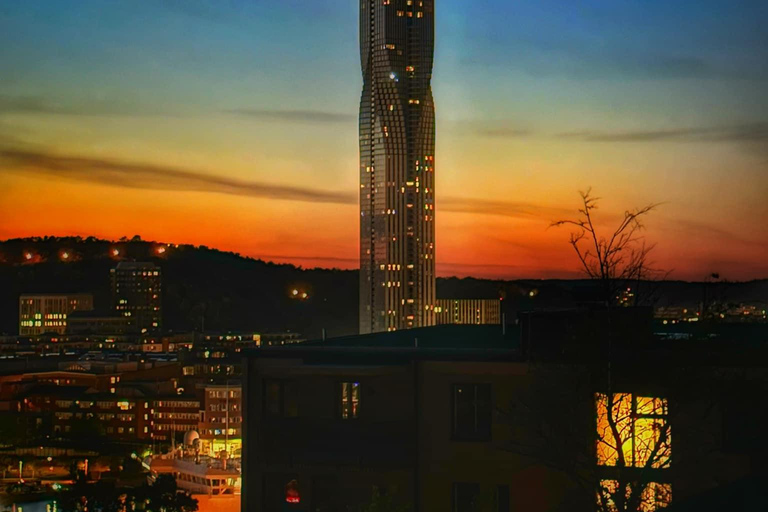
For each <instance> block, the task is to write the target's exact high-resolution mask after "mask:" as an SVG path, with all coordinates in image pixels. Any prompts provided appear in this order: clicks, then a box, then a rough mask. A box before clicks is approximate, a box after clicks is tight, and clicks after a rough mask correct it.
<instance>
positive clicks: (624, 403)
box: [595, 393, 672, 512]
mask: <svg viewBox="0 0 768 512" xmlns="http://www.w3.org/2000/svg"><path fill="white" fill-rule="evenodd" d="M595 407H596V412H597V443H596V456H597V465H598V466H613V467H617V468H641V469H644V470H651V471H655V472H656V473H655V474H656V475H657V476H659V477H661V476H662V474H661V472H663V470H665V469H668V468H669V467H670V466H671V463H672V435H671V429H670V424H669V406H668V403H667V399H666V398H657V397H647V396H637V395H634V394H632V393H613V394H603V393H596V394H595ZM632 471H637V469H632ZM619 501H631V502H637V503H640V506H639V508H638V510H642V511H643V512H653V511H655V510H658V509H661V508H664V507H666V506H668V505H670V504H671V502H672V486H671V485H669V484H667V483H659V482H653V481H650V482H649V481H647V480H646V481H643V482H629V483H626V484H624V485H622V484H620V483H619V482H618V481H616V480H601V481H600V483H599V486H598V491H597V502H598V505H599V506H600V508H601V510H605V511H608V512H613V511H618V506H617V502H619Z"/></svg>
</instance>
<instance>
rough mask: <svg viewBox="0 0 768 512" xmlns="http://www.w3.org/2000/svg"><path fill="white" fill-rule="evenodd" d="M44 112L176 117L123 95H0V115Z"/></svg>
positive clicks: (80, 114) (166, 111)
mask: <svg viewBox="0 0 768 512" xmlns="http://www.w3.org/2000/svg"><path fill="white" fill-rule="evenodd" d="M17 113H21V114H47V115H63V116H105V117H107V116H120V117H123V116H165V117H170V116H178V115H179V114H178V112H172V111H170V110H168V109H160V108H152V107H149V106H148V105H145V104H142V103H141V102H138V101H130V100H129V99H127V98H122V99H120V100H110V99H89V100H88V101H87V102H85V101H79V100H76V101H71V100H66V101H62V100H57V99H52V98H45V97H42V96H28V95H7V94H0V114H17Z"/></svg>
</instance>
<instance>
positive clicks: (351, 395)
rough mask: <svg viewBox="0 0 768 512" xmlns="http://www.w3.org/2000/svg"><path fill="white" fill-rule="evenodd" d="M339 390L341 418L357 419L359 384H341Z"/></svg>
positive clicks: (358, 412) (358, 411)
mask: <svg viewBox="0 0 768 512" xmlns="http://www.w3.org/2000/svg"><path fill="white" fill-rule="evenodd" d="M339 390H340V395H341V396H340V397H339V405H340V407H341V418H342V419H345V420H349V419H355V418H357V417H358V415H359V414H360V383H359V382H342V383H341V386H340V388H339Z"/></svg>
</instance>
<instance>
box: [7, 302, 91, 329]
mask: <svg viewBox="0 0 768 512" xmlns="http://www.w3.org/2000/svg"><path fill="white" fill-rule="evenodd" d="M92 309H93V295H91V294H90V293H53V294H23V295H21V296H20V297H19V335H21V336H35V335H39V334H44V333H57V334H64V333H65V332H66V330H67V320H68V317H69V315H70V314H72V313H73V312H75V311H90V310H92Z"/></svg>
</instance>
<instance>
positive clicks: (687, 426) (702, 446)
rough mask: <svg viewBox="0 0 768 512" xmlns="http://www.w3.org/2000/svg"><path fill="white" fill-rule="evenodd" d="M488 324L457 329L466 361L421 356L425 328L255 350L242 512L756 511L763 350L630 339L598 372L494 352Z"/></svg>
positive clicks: (568, 341) (554, 359) (589, 361)
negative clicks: (388, 506)
mask: <svg viewBox="0 0 768 512" xmlns="http://www.w3.org/2000/svg"><path fill="white" fill-rule="evenodd" d="M561 319H562V318H561ZM540 320H542V321H544V320H547V321H548V322H549V323H550V324H551V323H553V322H556V321H558V318H557V317H551V316H547V318H541V319H540ZM566 320H569V321H570V320H571V318H567V319H566ZM450 327H459V328H461V329H466V328H467V326H450ZM489 327H490V326H485V327H483V326H471V328H473V329H476V330H477V333H476V335H472V334H471V333H467V332H464V331H461V332H464V336H465V337H466V340H465V344H466V346H472V347H475V349H472V350H470V349H460V348H456V346H455V345H453V344H451V345H450V348H448V347H447V346H446V348H440V346H439V345H435V344H432V343H430V344H429V345H430V346H431V347H434V348H422V346H426V345H427V341H429V339H430V335H429V333H427V332H424V331H428V330H429V329H422V330H420V331H421V332H419V333H418V336H419V348H414V347H408V348H395V347H397V346H400V338H397V339H396V338H392V344H391V346H387V345H385V344H381V343H380V342H381V339H380V338H371V337H364V336H361V337H359V338H361V339H360V340H359V345H358V346H357V347H355V346H354V345H352V344H350V343H348V340H346V339H345V340H343V341H342V342H341V343H340V344H339V345H334V343H336V342H334V341H333V340H329V342H328V343H325V344H324V345H322V346H318V345H317V344H316V345H311V344H310V345H306V346H297V347H285V348H279V349H272V350H262V351H253V352H252V353H251V357H250V358H249V361H248V365H247V371H246V379H245V384H244V389H245V401H244V413H245V416H246V422H245V429H244V439H243V442H244V445H243V446H244V452H243V454H244V455H243V464H244V466H243V475H244V478H245V481H244V485H243V500H244V508H243V510H262V511H264V512H270V511H281V510H286V505H285V504H286V502H288V500H289V498H290V499H293V501H292V502H291V503H293V504H295V506H294V508H292V509H291V510H294V509H295V510H350V509H352V510H355V509H357V508H358V507H360V508H365V507H367V506H370V504H371V503H372V500H373V498H372V490H373V489H374V488H378V489H380V490H384V491H383V492H386V493H387V494H388V495H389V496H390V497H391V499H392V500H393V501H395V502H396V503H397V502H399V503H400V504H402V505H409V506H410V509H411V510H414V511H433V510H447V511H452V512H467V511H474V510H493V511H499V512H507V511H511V510H526V511H540V512H549V511H552V512H554V511H559V510H574V511H584V512H587V511H590V512H592V511H595V510H597V511H599V512H614V511H616V510H637V511H641V510H642V511H643V512H654V511H660V510H662V509H664V507H666V506H668V505H670V503H672V504H674V505H675V510H678V507H680V508H679V509H680V510H710V509H712V508H702V507H700V506H699V507H695V506H692V504H693V503H699V502H703V503H705V504H706V503H708V502H709V501H710V500H709V496H712V495H713V494H717V493H722V494H726V495H728V494H729V493H730V496H731V501H727V503H728V504H729V505H733V506H724V507H722V508H723V509H733V510H737V509H738V510H751V509H753V508H754V507H749V506H742V505H743V503H745V502H737V501H733V498H738V499H742V498H743V494H744V493H743V492H742V491H743V487H742V484H744V483H746V482H749V481H751V480H753V479H754V480H755V481H760V480H761V479H762V480H764V479H765V477H766V470H765V467H764V464H763V463H762V460H763V458H764V457H765V453H766V449H765V447H764V446H763V445H762V444H761V443H760V442H759V439H760V438H761V435H762V434H761V426H760V422H759V421H754V420H751V419H750V418H753V416H752V414H754V413H751V412H750V411H754V410H762V409H763V408H764V407H765V406H766V404H767V403H768V400H766V398H765V397H766V396H767V395H766V391H768V366H766V364H765V363H764V361H765V359H764V354H766V349H765V348H764V346H760V347H754V348H752V349H748V350H747V351H733V349H732V347H733V345H732V344H724V345H723V346H721V347H720V348H719V349H717V350H715V349H714V348H713V347H711V348H710V351H704V350H701V349H698V350H697V349H696V345H695V344H684V343H682V342H675V343H674V344H672V345H651V346H647V347H646V348H639V347H638V346H637V345H636V344H633V343H631V342H628V343H621V344H620V346H614V350H613V353H612V363H613V364H612V366H606V365H605V364H603V363H604V360H598V359H597V358H596V357H595V355H596V353H600V344H599V343H597V342H596V340H594V339H589V341H590V342H592V345H591V346H592V349H594V350H597V352H590V351H589V348H588V347H586V346H585V345H580V346H581V347H584V349H583V350H582V353H581V354H571V353H568V352H567V351H565V350H562V348H565V347H568V346H571V345H572V344H573V342H574V340H573V334H574V332H573V331H568V333H567V335H566V336H564V337H562V338H561V339H557V340H555V339H553V338H550V339H549V340H548V344H549V345H551V344H554V343H555V342H558V343H559V344H560V345H561V350H557V351H550V350H548V348H547V347H546V346H545V347H544V348H545V350H544V351H543V352H542V351H538V350H530V351H526V350H525V349H521V348H519V346H517V347H516V346H515V345H512V346H510V347H509V348H507V349H498V348H495V347H499V346H500V345H498V344H497V343H495V342H493V340H491V339H490V338H487V337H486V336H487V335H488V333H489V332H490V331H488V328H489ZM538 327H540V325H539V324H537V325H532V326H530V329H531V330H532V331H533V330H536V329H537V328H538ZM543 327H547V326H543ZM433 329H438V330H437V331H435V332H436V336H434V337H435V338H441V339H445V338H446V335H447V334H448V333H447V332H446V331H445V330H443V328H433ZM526 330H528V329H527V328H526V327H525V326H523V327H521V336H525V335H526V334H525V333H526ZM390 334H393V335H394V334H403V335H404V334H405V333H390ZM409 336H410V333H409ZM548 337H549V335H548ZM540 339H541V337H540V336H534V337H532V338H530V341H532V342H533V341H536V340H540ZM422 341H423V342H424V343H422ZM433 341H437V342H438V343H443V341H441V340H440V339H437V340H433ZM372 343H375V344H377V345H376V346H372V345H371V344H372ZM523 346H525V344H523ZM529 346H530V347H531V349H533V348H535V347H533V346H531V345H529ZM745 346H746V345H745ZM660 352H661V354H663V356H661V354H660ZM660 356H661V357H660ZM609 390H610V391H609ZM617 447H620V448H617ZM289 489H294V490H295V492H294V493H293V494H291V495H289V494H288V490H289ZM624 499H626V500H627V501H630V500H631V501H632V503H635V505H632V506H628V507H622V506H620V505H619V504H618V503H619V501H620V500H624ZM761 500H764V498H761ZM759 503H760V504H761V505H762V503H763V501H760V502H759ZM718 509H719V508H718Z"/></svg>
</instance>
